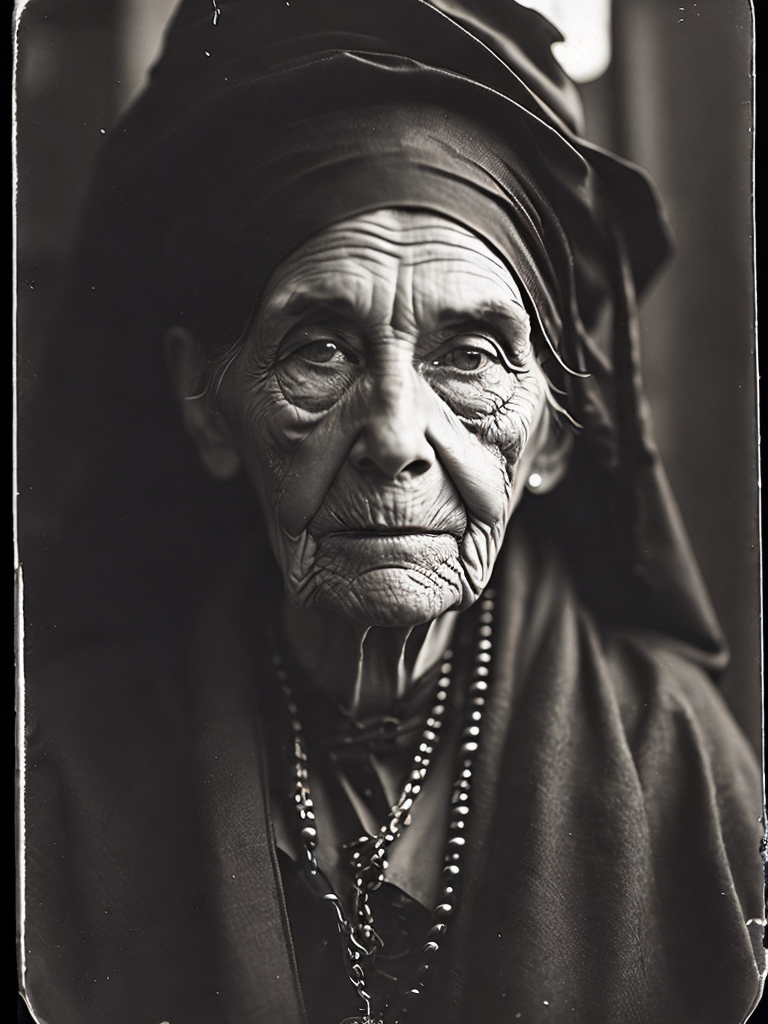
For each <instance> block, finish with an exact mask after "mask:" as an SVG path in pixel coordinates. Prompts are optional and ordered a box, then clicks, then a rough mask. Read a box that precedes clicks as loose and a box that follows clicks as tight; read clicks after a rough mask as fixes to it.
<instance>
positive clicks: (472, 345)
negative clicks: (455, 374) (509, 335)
mask: <svg viewBox="0 0 768 1024" xmlns="http://www.w3.org/2000/svg"><path fill="white" fill-rule="evenodd" d="M499 362H501V360H500V358H499V355H498V352H497V349H496V347H495V346H494V345H493V344H492V343H491V342H490V341H486V340H485V339H478V340H477V341H475V340H474V339H473V340H472V341H471V342H465V343H463V344H452V345H450V347H448V346H446V347H445V348H443V349H442V350H441V351H439V352H437V353H435V354H434V355H433V356H432V358H431V359H430V360H429V364H430V365H431V366H448V367H452V368H453V369H455V370H463V371H464V372H472V371H478V370H484V369H486V368H487V367H489V366H491V365H493V364H495V363H499Z"/></svg>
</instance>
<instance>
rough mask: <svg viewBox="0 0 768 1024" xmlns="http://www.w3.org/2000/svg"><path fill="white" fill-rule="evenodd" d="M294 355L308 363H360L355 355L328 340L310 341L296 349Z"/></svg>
mask: <svg viewBox="0 0 768 1024" xmlns="http://www.w3.org/2000/svg"><path fill="white" fill-rule="evenodd" d="M292 355H293V356H299V357H300V358H301V359H304V360H306V361H307V362H308V363H325V364H328V363H336V364H352V365H354V364H356V363H357V362H358V359H357V357H356V356H355V355H353V354H352V353H351V352H348V351H346V350H344V349H342V348H340V347H339V346H338V345H337V344H336V343H335V342H333V341H330V340H328V339H327V338H318V339H317V340H316V341H310V342H308V343H307V344H306V345H302V346H301V347H300V348H296V349H294V350H293V352H292Z"/></svg>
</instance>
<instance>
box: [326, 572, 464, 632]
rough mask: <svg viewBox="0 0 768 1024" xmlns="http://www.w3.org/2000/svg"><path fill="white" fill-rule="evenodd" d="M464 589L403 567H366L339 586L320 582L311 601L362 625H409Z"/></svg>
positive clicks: (454, 601)
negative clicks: (365, 569) (325, 584)
mask: <svg viewBox="0 0 768 1024" xmlns="http://www.w3.org/2000/svg"><path fill="white" fill-rule="evenodd" d="M463 597H464V590H463V588H462V587H461V586H459V585H458V581H457V583H456V584H452V583H450V582H449V581H448V580H445V581H442V582H436V581H435V580H434V579H433V578H430V577H425V575H424V574H423V573H422V572H420V571H419V570H414V569H412V568H404V567H391V566H390V567H387V568H381V569H369V570H367V571H366V572H365V573H362V574H361V575H359V576H357V577H356V578H355V579H354V580H351V581H350V582H349V584H348V585H347V586H345V587H343V588H339V586H338V581H334V583H333V584H332V585H331V586H328V587H324V586H323V585H322V584H321V585H320V586H319V587H318V589H317V591H316V592H315V594H314V598H313V601H312V604H313V605H314V606H315V607H318V608H319V607H322V608H324V609H325V610H327V611H331V612H333V613H334V614H335V615H338V616H339V617H340V618H342V619H345V620H346V621H347V622H353V623H355V625H358V626H364V627H374V626H383V627H389V628H397V627H400V628H409V627H412V626H420V625H422V624H423V623H426V622H431V621H432V620H433V619H436V618H438V616H440V615H442V614H443V613H444V612H447V611H450V610H451V609H453V608H458V607H460V606H461V605H462V603H463Z"/></svg>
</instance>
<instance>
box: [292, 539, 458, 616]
mask: <svg viewBox="0 0 768 1024" xmlns="http://www.w3.org/2000/svg"><path fill="white" fill-rule="evenodd" d="M304 582H305V586H304V587H302V591H303V594H302V597H303V600H299V601H297V602H296V603H298V604H301V605H303V606H304V607H314V608H317V609H320V608H322V609H324V610H326V611H330V612H333V613H334V614H335V615H338V616H339V617H340V618H342V619H345V620H346V621H348V622H353V623H355V624H356V625H358V626H363V627H371V626H387V627H393V628H396V627H406V628H407V627H411V626H418V625H421V624H422V623H425V622H431V621H432V620H433V619H436V618H437V617H438V616H439V615H442V614H443V613H444V612H447V611H450V610H451V609H453V608H460V607H462V606H463V605H464V604H465V603H466V593H467V580H466V574H465V572H464V570H463V568H462V565H461V561H460V558H459V546H458V542H457V540H456V538H455V537H453V536H451V535H449V534H445V533H443V534H428V535H408V536H398V537H384V538H382V537H375V538H371V537H362V538H361V537H350V536H344V535H334V536H330V537H326V538H324V539H323V540H321V541H319V543H318V546H317V550H316V553H315V557H314V559H313V565H312V570H311V572H310V573H309V574H308V578H305V581H304ZM307 584H308V586H307Z"/></svg>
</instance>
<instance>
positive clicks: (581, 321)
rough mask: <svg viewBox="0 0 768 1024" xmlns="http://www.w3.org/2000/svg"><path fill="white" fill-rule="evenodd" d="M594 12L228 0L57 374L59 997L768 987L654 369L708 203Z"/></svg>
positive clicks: (111, 159)
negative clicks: (671, 299)
mask: <svg viewBox="0 0 768 1024" xmlns="http://www.w3.org/2000/svg"><path fill="white" fill-rule="evenodd" d="M555 38H556V34H555V32H554V30H553V29H552V28H551V26H549V25H548V23H547V22H545V21H544V20H543V19H542V18H541V17H540V16H538V15H537V14H535V13H534V12H532V11H530V10H527V9H525V8H522V7H518V6H517V5H516V4H515V3H513V2H511V0H509V2H508V3H505V4H503V5H502V4H499V3H494V2H491V0H483V2H475V3H473V4H471V5H467V6H466V7H465V6H463V5H462V4H461V3H459V2H454V0H439V2H438V0H433V2H431V3H427V2H423V0H388V2H387V3H382V2H380V0H379V2H376V0H354V2H352V0H322V2H318V0H291V2H290V3H286V2H284V0H280V2H278V0H269V2H267V0H263V2H261V3H258V4H256V3H254V2H252V0H250V2H249V0H229V2H223V3H222V4H221V6H220V9H219V8H217V9H216V10H215V12H213V16H212V11H211V7H210V6H209V5H208V4H207V3H205V2H203V0H184V3H182V5H181V8H180V10H179V12H178V14H177V16H176V18H175V21H174V23H173V25H172V27H171V29H170V31H169V34H168V37H167V40H166V47H165V52H164V55H163V57H162V59H161V60H160V61H159V63H158V65H157V66H156V68H155V69H154V72H153V76H152V80H151V82H150V84H149V86H148V88H147V90H146V92H145V94H144V95H143V97H142V98H141V99H140V101H139V102H138V104H137V105H136V106H135V108H134V109H133V111H132V112H131V113H130V114H129V115H128V116H127V117H126V119H125V120H124V121H123V123H122V124H121V125H120V126H119V128H118V130H117V131H116V133H115V134H114V136H113V139H112V141H111V145H109V146H108V147H107V149H106V151H105V154H104V157H103V160H102V164H101V166H100V168H99V170H98V174H97V176H96V179H95V182H94V186H93V190H92V196H91V202H90V206H89V210H88V211H87V214H86V217H85V222H84V227H83V233H82V237H81V245H80V250H79V255H78V259H77V261H76V263H75V266H74V270H73V276H72V282H71V288H70V292H69V296H68V300H67V302H66V304H65V308H64V312H63V315H62V319H61V323H60V327H59V333H58V335H57V339H56V341H55V344H54V345H53V347H52V356H51V370H50V371H49V377H48V380H49V384H48V385H47V386H46V385H45V384H41V392H40V393H41V395H42V401H41V405H43V406H44V407H45V414H46V416H47V419H46V416H41V417H40V419H41V422H42V423H43V424H44V429H47V430H48V431H49V436H50V431H51V429H52V424H53V423H55V424H56V430H57V432H58V433H59V435H60V437H59V444H60V445H63V448H62V449H60V450H63V451H69V452H70V453H71V452H74V451H77V452H78V459H79V461H78V462H77V463H76V464H73V468H72V471H71V475H72V477H73V481H72V483H71V486H70V487H69V489H68V493H67V495H66V499H67V500H66V501H64V500H63V499H62V512H61V517H62V523H63V526H62V529H61V536H60V538H59V541H58V544H57V549H58V554H57V555H56V557H55V558H54V557H53V555H52V554H50V553H49V554H48V555H47V556H46V563H45V564H46V566H47V570H48V572H49V575H50V576H51V577H52V579H50V580H49V583H48V586H47V588H46V596H45V600H46V602H47V604H49V605H50V603H51V601H53V600H54V599H55V600H58V602H59V604H58V607H57V612H56V616H55V621H54V619H53V618H52V617H51V616H50V613H49V614H48V620H47V621H48V632H53V625H55V627H56V630H57V636H56V639H55V640H51V639H50V637H47V636H45V632H44V633H43V640H41V641H39V647H40V652H41V653H39V654H36V647H37V646H38V643H37V641H36V642H35V643H33V644H31V646H32V647H33V648H34V649H33V652H32V654H31V655H30V659H29V669H28V671H29V676H30V682H29V684H28V687H27V695H26V703H25V707H24V715H25V721H26V725H27V732H28V739H27V745H26V748H25V755H26V760H25V792H26V804H25V828H26V833H25V844H24V858H23V869H24V871H23V880H24V886H25V888H24V891H23V899H24V914H23V917H22V926H23V927H22V935H21V947H22V987H23V991H24V993H25V997H26V1000H27V1002H28V1004H29V1006H30V1008H31V1010H32V1013H33V1014H34V1017H35V1019H37V1020H40V1021H45V1022H48V1024H86V1022H91V1021H93V1022H97V1021H109V1022H110V1024H160V1022H161V1021H164V1022H169V1024H214V1022H215V1024H219V1022H222V1024H223V1022H227V1024H255V1022H256V1021H265V1022H269V1024H301V1022H306V1024H340V1022H342V1021H344V1022H347V1024H352V1022H358V1024H362V1022H365V1024H383V1022H386V1024H393V1022H400V1021H404V1020H406V1019H407V1020H408V1021H409V1022H410V1021H413V1022H414V1024H418V1022H423V1024H426V1022H430V1024H431V1022H446V1024H448V1022H454V1024H467V1022H470V1021H475V1020H477V1021H479V1020H484V1021H494V1022H502V1021H503V1022H507V1021H509V1022H513V1021H518V1020H520V1021H529V1022H544V1021H552V1022H558V1024H559V1022H564V1021H568V1022H572V1024H595V1022H604V1024H615V1022H621V1024H629V1022H633V1024H688V1022H690V1024H693V1022H696V1024H728V1022H732V1024H738V1022H741V1021H743V1020H745V1019H746V1017H747V1016H748V1014H749V1012H750V1010H751V1008H752V1007H753V1006H754V1004H755V1002H756V1000H757V998H758V994H759V989H760V976H761V974H760V972H761V971H762V949H761V933H760V919H761V917H762V914H763V905H762V897H761V871H760V849H759V848H760V839H761V828H760V815H761V793H760V785H759V779H758V773H757V768H756V765H755V764H754V761H753V758H752V755H751V754H750V752H749V749H748V746H747V744H746V742H745V740H744V739H743V738H742V736H741V735H740V733H739V731H738V729H737V728H736V726H735V725H734V723H733V721H732V720H731V718H730V717H729V714H728V712H727V710H726V708H725V705H724V704H723V702H722V700H721V699H720V697H719V695H718V693H717V691H716V688H715V685H714V682H713V681H714V679H715V678H716V676H717V675H718V673H719V672H720V671H721V670H722V668H723V666H724V655H723V645H722V640H721V636H720V633H719V630H718V627H717V624H716V622H715V620H714V617H713V615H712V612H711V610H710V606H709V603H708V601H707V598H706V596H705V594H704V591H703V588H702V585H701V582H700V579H699V576H698V573H697V571H696V568H695V566H694V563H693V561H692V558H691V555H690V552H689V549H688V546H687V544H686V541H685V539H684V535H683V533H682V530H681V527H680V524H679V521H678V518H677V514H676V511H675V507H674V504H673V501H672V499H671V497H670V494H669V492H668V489H667V487H666V484H665V482H664V477H663V473H662V470H661V467H660V465H659V462H658V458H657V456H656V453H655V449H654V447H653V444H652V442H651V440H650V437H649V428H648V423H647V417H646V414H645V410H644V407H643V401H642V396H641V393H640V388H639V378H638V372H637V356H636V351H635V349H636V341H635V339H636V313H635V293H636V291H637V290H638V289H639V288H642V287H643V285H644V284H645V283H646V282H647V280H648V279H649V277H650V275H651V274H652V273H653V271H654V270H655V268H656V267H657V265H658V264H659V263H660V261H661V260H662V258H663V256H664V254H665V246H666V242H665V235H664V230H663V226H662V220H661V217H660V214H659V212H658V207H657V203H656V200H655V197H654V193H653V191H652V189H651V187H650V186H649V184H648V182H647V181H646V179H645V178H644V177H643V176H642V175H641V174H640V173H639V172H638V171H637V170H636V169H634V168H632V167H629V166H627V165H626V164H624V163H622V162H621V161H619V160H616V159H614V158H612V157H610V156H609V155H607V154H606V153H604V152H603V151H601V150H599V149H593V148H591V147H590V146H589V145H587V144H586V143H585V142H583V141H582V140H581V139H580V138H579V135H578V107H577V100H576V96H575V92H574V89H573V86H572V85H571V84H570V83H569V82H568V80H567V79H566V78H565V76H564V75H563V73H562V72H561V71H560V69H559V68H558V66H557V65H556V63H555V62H554V60H553V58H552V56H551V52H550V46H551V44H552V42H553V40H554V39H555ZM163 359H165V360H166V361H167V363H168V365H169V366H170V370H171V379H172V380H173V387H174V390H175V394H176V399H177V400H176V402H175V403H173V402H172V395H171V394H170V393H168V394H166V390H165V389H166V384H165V380H166V378H165V377H164V375H163V370H162V367H161V365H160V363H161V361H162V360H163ZM172 405H175V406H176V407H177V408H174V409H171V406H172ZM177 409H180V412H181V415H180V416H179V415H178V411H177ZM171 414H172V415H173V416H174V417H176V418H177V420H178V423H175V422H174V421H173V420H172V419H171V418H170V417H171ZM182 421H183V424H184V426H185V427H186V433H187V434H188V435H189V436H191V438H192V441H193V445H191V446H190V445H189V441H188V438H186V439H185V438H183V437H182V433H183V432H182V429H181V423H182ZM193 448H195V449H196V451H197V453H198V454H199V457H200V460H201V462H202V466H203V467H204V469H205V470H207V473H208V474H209V475H210V477H211V478H212V479H211V480H210V481H206V478H205V475H204V474H203V473H202V472H201V471H200V470H199V468H197V467H196V466H194V465H193V463H192V461H191V459H190V457H189V453H190V451H191V450H192V449H193ZM70 457H71V456H70ZM246 492H247V493H246ZM251 492H253V493H254V494H255V501H252V500H251V499H250V497H249V495H250V493H251ZM34 601H35V597H34V589H33V595H32V602H33V604H32V610H31V612H30V614H29V618H30V622H31V626H32V627H35V626H37V624H38V621H39V620H40V619H41V617H43V613H42V612H39V611H37V609H36V605H35V604H34ZM44 621H45V620H44ZM36 636H37V634H35V633H34V632H33V637H36Z"/></svg>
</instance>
